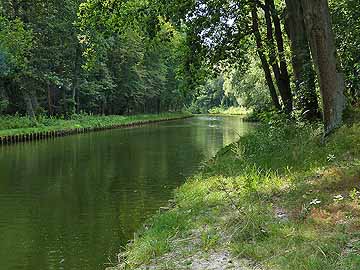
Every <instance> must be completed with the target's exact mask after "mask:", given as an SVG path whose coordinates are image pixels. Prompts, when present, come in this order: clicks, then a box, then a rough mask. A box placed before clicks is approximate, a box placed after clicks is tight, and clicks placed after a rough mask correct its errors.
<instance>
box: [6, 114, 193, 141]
mask: <svg viewBox="0 0 360 270" xmlns="http://www.w3.org/2000/svg"><path fill="white" fill-rule="evenodd" d="M188 117H191V114H186V113H164V114H149V115H134V116H119V115H113V116H94V115H75V116H73V117H72V118H71V119H59V118H49V117H39V118H38V119H36V121H35V120H32V119H30V118H28V117H18V116H2V117H0V145H2V144H14V143H19V142H27V141H34V140H41V139H46V138H52V137H63V136H67V135H72V134H79V133H86V132H92V131H100V130H106V129H115V128H123V127H132V126H140V125H144V124H150V123H156V122H162V121H170V120H178V119H183V118H188Z"/></svg>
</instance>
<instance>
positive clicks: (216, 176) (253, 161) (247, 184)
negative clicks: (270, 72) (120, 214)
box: [126, 121, 360, 270]
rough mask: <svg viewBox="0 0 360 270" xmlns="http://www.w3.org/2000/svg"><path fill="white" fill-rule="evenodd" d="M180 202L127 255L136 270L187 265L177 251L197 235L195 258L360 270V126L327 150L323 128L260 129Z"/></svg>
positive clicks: (337, 136)
mask: <svg viewBox="0 0 360 270" xmlns="http://www.w3.org/2000/svg"><path fill="white" fill-rule="evenodd" d="M175 201H176V206H175V207H174V208H172V209H171V210H170V211H169V212H167V213H164V214H159V215H157V216H156V217H154V218H153V219H152V221H150V224H154V225H153V226H152V227H150V228H149V229H147V230H144V231H142V232H141V235H142V236H141V237H140V238H138V239H136V241H135V242H134V243H133V244H131V245H130V246H128V247H127V252H126V254H127V262H128V265H129V266H130V269H136V267H137V266H138V265H141V264H147V263H149V262H150V261H151V260H152V259H154V258H160V259H159V260H158V261H157V262H158V264H159V265H161V256H162V255H164V254H165V253H169V252H170V253H171V252H175V253H184V254H185V255H184V256H185V257H186V256H188V257H191V255H192V254H191V251H190V252H189V249H188V248H183V249H182V248H181V246H180V247H179V246H177V245H174V242H176V241H177V239H183V238H186V237H188V236H189V235H193V233H192V232H193V231H194V230H195V231H200V233H199V234H198V235H197V238H198V239H197V240H196V239H193V240H192V241H193V242H194V243H193V245H195V246H196V248H195V250H203V251H204V252H205V253H207V252H211V250H212V249H216V248H224V245H225V243H228V242H230V245H227V244H226V245H227V246H226V247H227V248H229V249H231V250H232V252H233V254H234V256H238V257H241V258H247V259H250V260H252V261H254V262H255V263H257V264H259V265H261V266H263V267H265V269H267V268H268V269H288V270H293V269H300V270H313V269H314V270H315V269H316V270H324V269H326V270H348V269H350V270H355V269H360V225H359V224H360V124H359V123H352V122H348V124H347V125H345V126H343V127H342V128H340V129H338V130H337V131H336V133H334V134H333V135H332V136H331V137H329V138H327V139H326V143H324V142H323V140H322V134H321V128H320V125H316V124H315V125H305V124H303V123H295V124H294V123H290V122H286V121H285V122H284V121H280V122H277V123H271V124H270V125H262V126H260V127H259V128H258V129H257V130H256V131H255V132H253V133H250V134H248V135H246V136H245V137H243V138H241V139H240V141H239V142H238V143H236V144H233V145H231V146H229V147H228V148H227V149H225V150H223V151H221V152H219V154H218V155H217V157H216V158H214V159H212V160H210V161H209V162H208V163H207V164H206V165H205V166H204V167H203V168H202V170H201V171H200V172H199V173H198V174H197V175H195V176H193V177H192V178H190V179H189V180H188V181H187V183H186V184H184V185H183V186H182V187H180V188H179V189H178V190H177V191H176V193H175ZM279 211H280V212H284V213H281V215H279V214H278V212H279ZM169 224H170V225H169ZM224 237H225V239H227V240H226V241H225V240H224V239H223V238H224ZM179 241H181V240H179ZM188 253H189V254H188ZM159 269H162V268H160V267H159Z"/></svg>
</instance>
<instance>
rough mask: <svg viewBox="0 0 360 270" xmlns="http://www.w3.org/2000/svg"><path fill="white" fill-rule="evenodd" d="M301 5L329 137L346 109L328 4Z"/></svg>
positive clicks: (305, 1) (308, 0)
mask: <svg viewBox="0 0 360 270" xmlns="http://www.w3.org/2000/svg"><path fill="white" fill-rule="evenodd" d="M301 3H302V6H303V10H304V22H305V27H306V31H307V34H308V39H309V41H310V48H311V53H312V56H313V60H314V62H315V66H316V68H317V71H318V77H319V82H320V91H321V96H322V103H323V117H324V125H325V136H326V135H328V134H329V133H331V132H332V131H333V130H334V129H335V128H337V127H339V126H340V125H341V123H342V114H343V111H344V108H345V96H344V88H345V84H344V76H343V74H342V73H341V71H340V67H339V66H338V63H337V59H336V47H335V40H334V34H333V31H332V26H331V20H330V12H329V6H328V2H327V0H301Z"/></svg>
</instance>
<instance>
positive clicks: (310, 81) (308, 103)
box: [286, 0, 319, 120]
mask: <svg viewBox="0 0 360 270" xmlns="http://www.w3.org/2000/svg"><path fill="white" fill-rule="evenodd" d="M286 7H287V16H286V29H287V33H288V36H289V38H290V41H291V51H292V66H293V70H294V77H295V87H296V94H297V97H298V105H299V107H300V108H301V109H302V114H303V116H304V117H305V118H306V119H309V120H311V119H315V118H318V117H319V103H318V99H317V94H316V86H315V71H314V69H313V65H312V62H311V56H310V48H309V41H308V38H307V34H306V30H305V24H304V19H303V18H304V16H303V9H302V6H301V3H300V1H299V0H286Z"/></svg>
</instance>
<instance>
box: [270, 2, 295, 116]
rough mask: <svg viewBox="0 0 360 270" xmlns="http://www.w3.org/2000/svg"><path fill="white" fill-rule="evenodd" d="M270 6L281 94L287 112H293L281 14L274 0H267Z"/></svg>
mask: <svg viewBox="0 0 360 270" xmlns="http://www.w3.org/2000/svg"><path fill="white" fill-rule="evenodd" d="M267 5H268V6H269V8H270V12H271V17H272V19H273V22H274V27H275V39H276V43H277V48H278V54H279V59H280V78H279V80H280V85H281V88H279V91H280V94H281V96H282V99H283V103H284V107H285V112H287V113H291V112H292V110H293V96H292V92H291V87H290V76H289V72H288V68H287V62H286V58H285V49H284V39H283V36H282V34H283V33H282V30H281V22H280V19H279V16H278V14H277V11H276V8H275V4H274V0H265V6H267Z"/></svg>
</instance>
